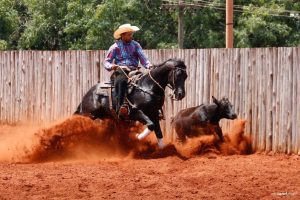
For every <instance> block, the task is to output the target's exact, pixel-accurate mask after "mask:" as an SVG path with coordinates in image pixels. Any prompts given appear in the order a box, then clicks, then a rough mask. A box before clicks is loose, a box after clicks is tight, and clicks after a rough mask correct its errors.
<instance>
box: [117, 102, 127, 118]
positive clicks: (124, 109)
mask: <svg viewBox="0 0 300 200" xmlns="http://www.w3.org/2000/svg"><path fill="white" fill-rule="evenodd" d="M128 115H129V107H128V105H126V104H123V105H122V106H121V107H120V108H119V116H122V117H123V116H128Z"/></svg>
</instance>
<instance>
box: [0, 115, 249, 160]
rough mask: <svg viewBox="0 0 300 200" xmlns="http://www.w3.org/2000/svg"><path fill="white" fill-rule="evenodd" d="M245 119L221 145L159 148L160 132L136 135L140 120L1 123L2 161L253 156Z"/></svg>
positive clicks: (210, 141) (191, 142) (211, 138)
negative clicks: (30, 124)
mask: <svg viewBox="0 0 300 200" xmlns="http://www.w3.org/2000/svg"><path fill="white" fill-rule="evenodd" d="M245 123H246V121H245V120H236V123H235V125H234V128H233V129H232V130H231V131H230V133H229V134H225V135H224V139H225V141H224V142H223V143H221V142H220V141H219V140H218V137H217V136H215V134H213V135H206V136H201V137H198V138H192V139H188V140H187V142H186V143H185V144H178V143H176V142H174V143H172V142H169V143H168V144H167V145H166V147H165V148H164V149H162V150H159V149H158V148H157V145H156V138H155V134H154V133H151V134H150V136H148V137H147V138H146V139H145V140H143V141H138V140H137V139H136V138H135V135H136V133H139V132H141V131H142V130H143V128H144V126H142V125H141V124H137V123H134V124H130V123H129V122H124V123H116V122H114V121H112V120H95V121H93V120H91V119H89V118H87V117H83V116H72V117H70V118H68V119H66V120H64V121H63V122H61V123H58V124H56V125H54V126H50V127H49V128H44V129H41V128H38V127H26V126H24V127H17V128H12V127H10V126H7V127H6V126H1V127H0V139H1V140H0V162H22V163H24V162H25V163H39V162H49V161H55V162H58V161H64V160H77V159H80V160H82V159H84V160H86V159H88V160H97V159H103V158H129V159H153V158H163V157H167V156H178V157H179V158H181V159H188V158H190V157H193V156H198V155H203V154H207V153H214V154H216V155H233V154H250V153H252V147H251V139H250V138H249V137H247V136H245V135H244V129H245Z"/></svg>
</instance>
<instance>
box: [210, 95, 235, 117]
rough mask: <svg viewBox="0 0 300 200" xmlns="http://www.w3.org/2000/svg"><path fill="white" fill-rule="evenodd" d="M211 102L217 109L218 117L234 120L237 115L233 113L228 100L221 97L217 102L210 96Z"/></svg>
mask: <svg viewBox="0 0 300 200" xmlns="http://www.w3.org/2000/svg"><path fill="white" fill-rule="evenodd" d="M212 99H213V102H214V103H215V104H216V105H217V106H218V107H219V111H220V117H221V118H226V119H236V118H237V114H236V113H235V112H234V107H233V105H232V104H231V103H230V102H229V100H228V98H225V97H223V98H222V99H220V100H218V99H216V98H215V97H214V96H212Z"/></svg>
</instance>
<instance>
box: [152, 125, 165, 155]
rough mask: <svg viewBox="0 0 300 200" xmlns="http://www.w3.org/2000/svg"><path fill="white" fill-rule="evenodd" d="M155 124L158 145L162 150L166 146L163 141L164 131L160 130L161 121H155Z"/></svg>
mask: <svg viewBox="0 0 300 200" xmlns="http://www.w3.org/2000/svg"><path fill="white" fill-rule="evenodd" d="M154 124H155V128H154V131H155V135H156V138H157V145H158V148H160V149H162V148H164V147H165V144H164V141H163V134H162V131H161V128H160V124H159V119H157V120H154Z"/></svg>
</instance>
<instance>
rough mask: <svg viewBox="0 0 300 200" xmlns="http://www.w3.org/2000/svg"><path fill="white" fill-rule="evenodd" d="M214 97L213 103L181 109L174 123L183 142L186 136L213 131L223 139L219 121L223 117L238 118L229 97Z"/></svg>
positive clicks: (195, 135)
mask: <svg viewBox="0 0 300 200" xmlns="http://www.w3.org/2000/svg"><path fill="white" fill-rule="evenodd" d="M212 98H213V103H212V104H201V105H200V106H196V107H192V108H187V109H184V110H181V111H179V113H178V114H177V115H176V116H175V117H174V118H173V120H172V125H173V127H174V128H175V131H176V133H177V136H178V139H179V140H180V141H181V142H185V141H186V137H197V136H199V135H202V134H206V135H207V134H213V133H216V134H217V135H218V136H219V138H220V140H221V141H223V133H222V129H221V127H220V125H219V121H220V120H221V119H223V118H226V119H236V118H237V115H236V113H235V112H234V110H233V105H232V104H231V103H230V102H229V100H228V99H227V98H225V97H223V98H222V99H220V100H217V99H216V98H215V97H214V96H212Z"/></svg>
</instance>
